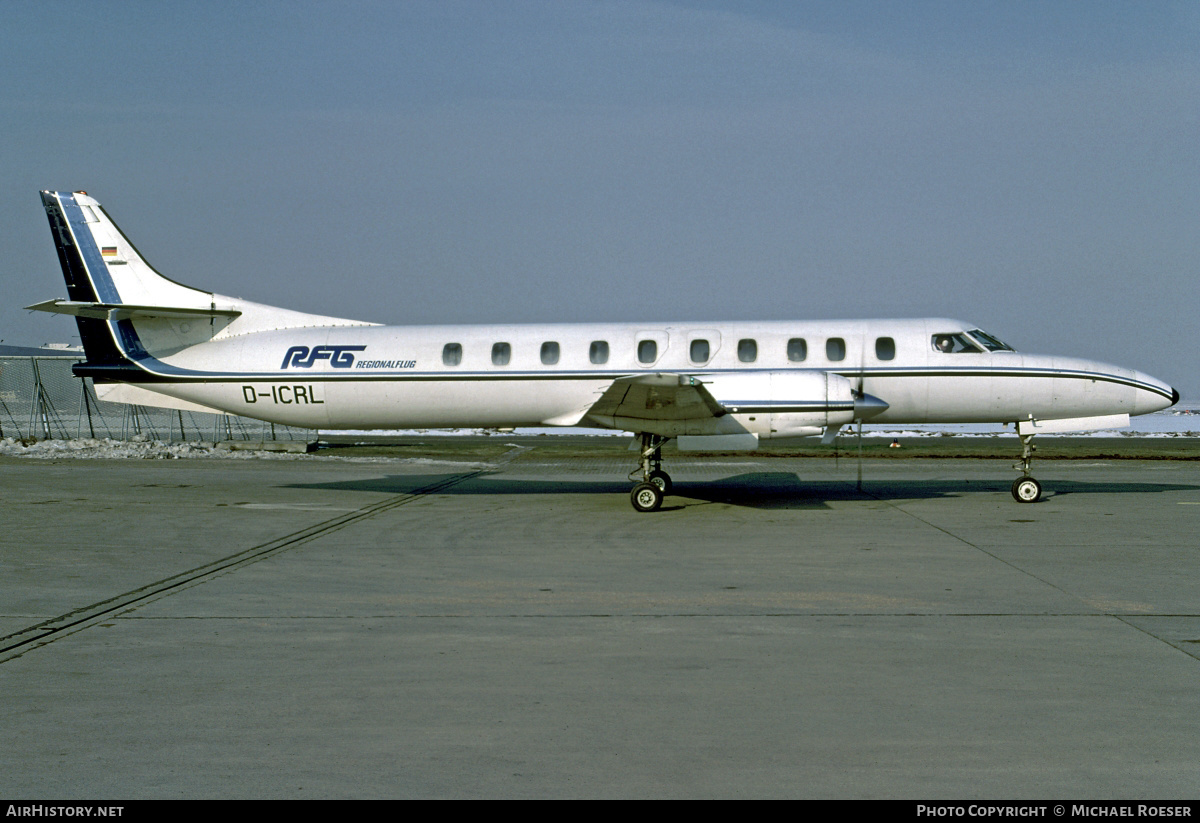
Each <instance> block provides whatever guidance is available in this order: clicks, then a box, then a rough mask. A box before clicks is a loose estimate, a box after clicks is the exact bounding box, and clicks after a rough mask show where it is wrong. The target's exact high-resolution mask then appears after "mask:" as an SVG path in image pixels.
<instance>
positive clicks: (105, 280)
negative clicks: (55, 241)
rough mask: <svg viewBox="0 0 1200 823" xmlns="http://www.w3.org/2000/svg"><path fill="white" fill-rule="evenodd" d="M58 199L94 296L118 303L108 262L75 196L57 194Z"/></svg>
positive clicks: (118, 295)
mask: <svg viewBox="0 0 1200 823" xmlns="http://www.w3.org/2000/svg"><path fill="white" fill-rule="evenodd" d="M58 200H59V203H60V205H61V206H62V212H63V217H65V218H66V220H67V225H68V226H70V227H71V234H72V235H74V236H75V247H76V248H77V249H79V254H80V256H82V257H83V262H84V265H85V266H87V271H88V278H89V279H90V280H91V281H92V287H93V288H94V289H95V290H96V296H97V297H99V298H100V302H101V303H120V302H121V295H120V294H118V293H117V286H116V284H115V283H113V281H112V278H111V277H109V275H108V264H107V263H105V262H104V257H103V255H101V254H100V249H99V248H98V247H97V246H96V241H95V239H94V238H93V237H92V232H91V231H90V230H89V229H88V227H87V223H86V221H85V220H84V219H83V210H82V209H81V208H80V207H79V205H78V204H77V203H76V202H75V196H74V195H71V194H59V195H58Z"/></svg>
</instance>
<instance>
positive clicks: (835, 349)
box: [825, 337, 846, 363]
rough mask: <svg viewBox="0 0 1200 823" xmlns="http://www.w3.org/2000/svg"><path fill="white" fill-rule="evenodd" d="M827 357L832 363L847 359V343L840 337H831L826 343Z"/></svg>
mask: <svg viewBox="0 0 1200 823" xmlns="http://www.w3.org/2000/svg"><path fill="white" fill-rule="evenodd" d="M825 357H827V358H828V359H829V362H831V363H837V362H838V361H840V360H845V359H846V341H845V340H843V339H842V338H840V337H831V338H829V339H828V340H826V341H825Z"/></svg>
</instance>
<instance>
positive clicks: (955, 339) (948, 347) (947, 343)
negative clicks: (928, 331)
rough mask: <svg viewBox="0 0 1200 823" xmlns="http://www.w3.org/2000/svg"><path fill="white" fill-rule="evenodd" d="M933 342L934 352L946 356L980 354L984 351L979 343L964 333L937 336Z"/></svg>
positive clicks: (948, 333) (947, 333)
mask: <svg viewBox="0 0 1200 823" xmlns="http://www.w3.org/2000/svg"><path fill="white" fill-rule="evenodd" d="M931 342H932V344H933V350H934V351H940V352H944V353H945V354H962V353H964V352H969V353H972V354H979V353H981V352H982V351H983V349H981V348H980V347H979V344H978V343H976V342H975V341H974V340H972V339H971V338H969V337H967V336H966V335H965V334H963V333H962V332H946V333H945V334H935V335H934V336H933V338H932V339H931Z"/></svg>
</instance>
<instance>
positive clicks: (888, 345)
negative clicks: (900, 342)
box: [875, 337, 896, 360]
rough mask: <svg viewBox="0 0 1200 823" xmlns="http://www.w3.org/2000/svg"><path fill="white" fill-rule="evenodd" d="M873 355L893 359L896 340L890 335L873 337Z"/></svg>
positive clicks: (883, 358) (894, 357)
mask: <svg viewBox="0 0 1200 823" xmlns="http://www.w3.org/2000/svg"><path fill="white" fill-rule="evenodd" d="M875 356H876V357H878V358H879V359H880V360H895V359H896V341H895V340H893V339H892V338H890V337H877V338H875Z"/></svg>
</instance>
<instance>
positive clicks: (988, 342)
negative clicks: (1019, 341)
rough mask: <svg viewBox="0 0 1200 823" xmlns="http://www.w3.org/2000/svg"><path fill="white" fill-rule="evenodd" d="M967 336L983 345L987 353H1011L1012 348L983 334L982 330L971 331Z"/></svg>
mask: <svg viewBox="0 0 1200 823" xmlns="http://www.w3.org/2000/svg"><path fill="white" fill-rule="evenodd" d="M967 334H969V335H971V337H973V338H975V339H976V340H978V341H979V342H980V343H982V344H983V347H984V348H985V349H987V350H988V351H1012V350H1013V347H1012V346H1010V345H1008V344H1007V343H1005V342H1004V341H1003V340H1001V339H1000V338H998V337H993V336H992V335H990V334H988V333H987V332H985V331H984V330H983V329H971V330H970V331H969V332H967Z"/></svg>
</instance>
